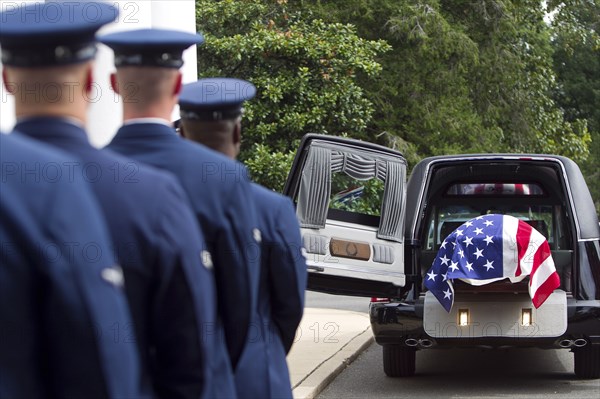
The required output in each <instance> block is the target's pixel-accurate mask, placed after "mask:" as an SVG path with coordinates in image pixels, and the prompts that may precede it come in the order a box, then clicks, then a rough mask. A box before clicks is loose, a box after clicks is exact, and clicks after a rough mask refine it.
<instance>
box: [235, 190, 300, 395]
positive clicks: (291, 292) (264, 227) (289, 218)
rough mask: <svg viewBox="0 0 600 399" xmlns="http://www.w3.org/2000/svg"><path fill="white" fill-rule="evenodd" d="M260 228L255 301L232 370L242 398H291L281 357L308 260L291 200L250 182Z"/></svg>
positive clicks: (288, 339)
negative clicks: (244, 343) (243, 345)
mask: <svg viewBox="0 0 600 399" xmlns="http://www.w3.org/2000/svg"><path fill="white" fill-rule="evenodd" d="M252 196H253V197H254V202H255V204H256V206H257V213H258V218H259V223H260V224H259V225H260V229H261V232H262V254H261V257H262V270H261V276H260V289H259V295H258V303H257V307H256V309H255V312H254V314H253V319H252V328H251V330H250V333H249V336H248V344H247V346H246V350H245V351H244V353H243V354H242V357H241V360H240V363H239V365H238V368H237V370H236V373H235V381H236V388H237V390H238V395H239V396H240V397H248V398H291V397H292V391H291V387H290V377H289V371H288V368H287V363H286V360H285V357H286V354H287V353H288V352H289V350H290V348H291V346H292V344H293V342H294V337H295V334H296V329H297V327H298V324H299V323H300V319H301V318H302V313H303V310H304V292H305V290H306V279H307V272H306V260H305V258H304V256H303V254H302V252H301V251H302V241H301V238H300V226H299V224H298V220H297V218H296V212H295V210H294V206H293V204H292V202H291V201H290V199H289V198H287V197H284V196H283V195H280V194H277V193H275V192H273V191H271V190H268V189H266V188H264V187H262V186H259V185H258V184H252Z"/></svg>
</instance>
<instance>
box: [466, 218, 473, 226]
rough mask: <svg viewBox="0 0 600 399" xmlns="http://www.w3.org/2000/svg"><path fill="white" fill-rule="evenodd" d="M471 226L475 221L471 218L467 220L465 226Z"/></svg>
mask: <svg viewBox="0 0 600 399" xmlns="http://www.w3.org/2000/svg"><path fill="white" fill-rule="evenodd" d="M471 226H473V222H471V221H470V220H467V221H466V222H465V227H471Z"/></svg>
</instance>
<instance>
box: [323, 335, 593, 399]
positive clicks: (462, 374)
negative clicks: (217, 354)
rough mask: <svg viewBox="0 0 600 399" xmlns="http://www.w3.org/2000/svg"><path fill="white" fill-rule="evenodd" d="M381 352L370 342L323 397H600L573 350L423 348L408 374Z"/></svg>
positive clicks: (325, 391) (349, 398)
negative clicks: (392, 372)
mask: <svg viewBox="0 0 600 399" xmlns="http://www.w3.org/2000/svg"><path fill="white" fill-rule="evenodd" d="M381 357H382V355H381V347H380V346H379V345H377V344H373V345H371V346H370V347H369V349H367V350H366V351H365V352H363V354H362V355H360V356H359V358H358V359H356V360H355V361H354V363H352V364H351V365H350V366H348V368H347V369H346V370H345V371H343V372H342V373H341V374H340V375H339V376H338V377H337V378H336V379H335V380H334V381H333V382H332V383H331V384H330V385H329V387H327V388H326V389H325V390H324V391H323V392H322V393H321V395H320V396H318V398H319V399H339V398H344V399H354V398H356V399H358V398H361V399H362V398H369V399H379V398H470V399H474V398H503V399H505V398H515V399H520V398H536V399H537V398H544V399H550V398H551V399H555V398H568V399H582V398H586V399H588V398H589V399H592V398H593V399H598V398H600V380H587V381H585V380H583V381H582V380H576V379H575V378H574V375H573V372H572V370H573V359H572V354H571V353H570V352H568V351H558V350H541V349H519V350H517V349H515V350H508V351H483V350H478V349H455V350H443V349H440V350H429V351H420V352H418V353H417V376H415V377H413V378H407V379H401V378H389V377H386V376H385V374H384V373H383V368H382V359H381Z"/></svg>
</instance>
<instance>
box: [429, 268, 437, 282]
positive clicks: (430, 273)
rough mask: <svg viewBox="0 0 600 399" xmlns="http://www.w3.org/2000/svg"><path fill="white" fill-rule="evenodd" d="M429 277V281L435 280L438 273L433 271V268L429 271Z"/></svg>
mask: <svg viewBox="0 0 600 399" xmlns="http://www.w3.org/2000/svg"><path fill="white" fill-rule="evenodd" d="M427 277H429V278H428V279H427V281H429V280H433V281H435V278H436V277H437V274H435V273H434V272H433V270H432V271H431V272H429V273H427Z"/></svg>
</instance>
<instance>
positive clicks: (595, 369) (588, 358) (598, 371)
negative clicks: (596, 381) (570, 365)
mask: <svg viewBox="0 0 600 399" xmlns="http://www.w3.org/2000/svg"><path fill="white" fill-rule="evenodd" d="M573 354H574V356H575V375H576V376H577V377H579V378H588V379H589V378H600V345H592V344H590V343H589V342H588V344H587V345H585V346H583V347H581V348H576V349H574V350H573Z"/></svg>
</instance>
